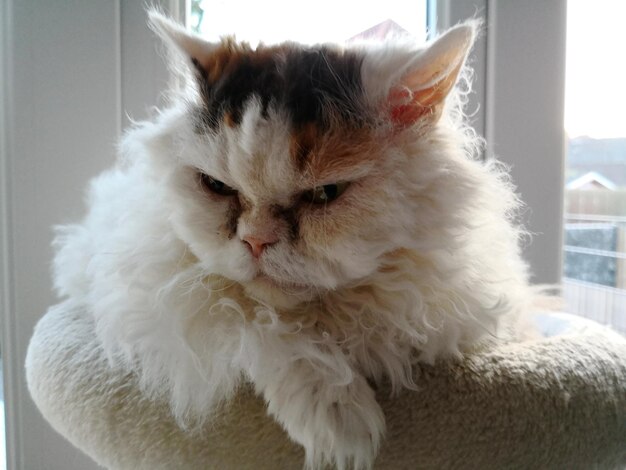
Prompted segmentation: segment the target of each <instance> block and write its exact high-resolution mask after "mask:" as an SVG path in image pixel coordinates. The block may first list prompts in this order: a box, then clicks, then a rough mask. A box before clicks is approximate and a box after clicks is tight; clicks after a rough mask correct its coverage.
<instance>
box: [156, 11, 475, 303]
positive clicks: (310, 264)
mask: <svg viewBox="0 0 626 470" xmlns="http://www.w3.org/2000/svg"><path fill="white" fill-rule="evenodd" d="M152 21H153V26H154V28H155V29H156V30H157V31H158V32H160V34H161V35H163V36H164V37H166V38H167V39H168V40H169V41H171V42H173V43H174V44H175V45H176V47H177V48H178V49H179V50H180V51H182V52H183V54H184V55H185V57H187V59H188V62H187V63H188V64H189V69H190V70H191V71H192V73H193V75H194V79H193V80H194V81H193V83H194V90H195V93H194V94H193V98H191V99H190V100H189V101H190V103H189V105H188V106H187V107H186V108H185V112H184V114H183V116H182V117H181V121H180V122H179V123H178V125H177V126H176V129H177V130H176V132H175V134H174V137H173V139H174V141H175V144H174V145H175V149H176V150H175V151H174V152H173V153H175V154H176V158H172V159H171V160H170V164H171V166H170V174H169V177H168V180H167V181H168V182H167V186H168V191H169V196H168V198H170V200H171V202H172V204H171V207H172V212H173V213H172V217H171V219H172V223H173V224H174V227H175V229H176V230H177V232H178V233H179V236H180V237H181V238H182V239H183V240H184V241H186V242H187V243H188V245H189V247H190V249H191V250H192V251H193V253H194V254H195V255H196V256H197V257H198V258H199V259H200V260H201V262H202V263H203V264H204V265H205V266H206V268H207V272H212V273H216V274H220V275H222V276H225V277H227V278H229V279H232V280H234V281H237V282H240V283H241V284H242V285H243V286H244V287H245V288H246V290H247V291H248V293H249V294H250V295H251V296H253V297H255V298H257V299H259V300H262V301H266V302H268V303H271V304H272V305H275V306H285V307H288V306H293V305H295V304H297V303H299V302H302V301H308V300H311V299H312V298H314V297H315V296H316V295H317V294H319V293H320V292H323V291H325V290H329V289H336V288H338V287H341V286H345V285H347V284H350V283H352V282H354V281H357V280H359V279H362V278H364V277H367V276H368V275H370V274H371V273H373V272H375V271H376V270H377V269H378V268H379V265H380V259H381V256H382V255H384V254H385V253H388V252H390V251H393V250H396V249H398V248H402V247H403V246H406V245H407V243H410V241H411V240H412V239H413V238H414V237H415V236H416V234H417V233H418V232H419V230H420V225H421V224H423V223H425V222H428V220H427V219H425V218H422V219H421V220H420V217H419V216H418V211H419V210H420V204H421V203H420V201H421V199H420V197H421V196H420V191H421V190H420V187H421V186H423V185H426V184H427V181H428V182H432V173H433V172H435V173H436V172H437V170H436V169H435V170H434V169H433V162H432V149H429V145H431V144H432V143H433V142H434V141H433V139H429V138H428V133H433V130H434V129H435V128H436V126H437V122H438V119H439V115H440V113H441V108H442V106H443V100H444V99H445V96H446V95H447V93H448V92H449V91H450V89H451V88H452V87H453V85H454V82H455V80H456V77H457V74H458V72H459V70H460V68H461V66H462V64H463V61H464V60H465V55H466V53H467V49H468V48H469V45H470V44H471V41H472V35H473V30H471V29H464V30H462V31H461V32H460V33H459V31H457V33H456V34H454V33H453V34H452V36H453V37H452V39H450V38H448V40H447V42H448V43H449V44H443V46H442V44H441V40H440V41H439V42H438V43H435V44H434V45H433V46H431V48H429V49H425V50H420V51H419V52H418V53H416V51H415V50H413V49H410V48H407V47H396V48H393V47H386V48H385V47H380V48H377V49H376V48H374V49H371V50H368V49H364V48H359V47H355V48H353V49H339V48H333V47H330V46H316V47H309V48H306V47H302V46H299V45H296V44H283V45H280V46H273V47H264V46H260V47H258V48H257V49H251V48H250V47H249V46H247V45H245V44H243V45H242V44H236V43H234V42H233V41H232V40H230V39H226V40H224V41H222V42H221V43H220V44H211V43H206V42H204V41H203V40H201V39H199V38H197V37H195V36H190V35H189V34H188V33H186V32H184V30H182V29H181V28H179V27H178V26H177V25H175V24H173V23H171V22H169V21H167V20H165V19H164V18H162V17H158V16H157V17H154V15H153V18H152ZM465 28H467V27H465ZM452 31H453V32H454V30H452ZM444 38H445V37H444ZM444 42H445V41H444ZM437 48H439V49H440V50H437ZM433 50H434V51H435V53H433ZM429 54H430V56H429ZM446 55H447V57H443V58H442V56H446ZM435 140H436V139H435ZM416 153H421V154H422V155H416ZM436 168H441V165H436ZM427 175H428V178H427V177H426V176H427ZM422 190H423V188H422Z"/></svg>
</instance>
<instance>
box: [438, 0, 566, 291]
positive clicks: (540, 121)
mask: <svg viewBox="0 0 626 470" xmlns="http://www.w3.org/2000/svg"><path fill="white" fill-rule="evenodd" d="M566 6H567V1H566V0H550V1H549V2H546V1H545V0H523V1H522V0H519V1H518V0H437V14H438V16H439V18H438V26H439V28H440V29H443V28H446V27H449V26H451V25H454V24H455V23H457V22H459V21H462V20H464V19H466V18H468V17H472V16H475V17H480V18H482V19H483V20H484V34H483V36H482V37H480V38H479V40H478V42H477V44H476V46H475V47H474V51H473V52H472V58H473V62H472V65H473V67H474V69H475V73H476V75H475V82H474V85H475V86H474V88H475V94H474V96H473V97H472V98H471V101H470V103H469V110H470V111H473V110H478V112H477V113H476V116H475V117H474V126H475V128H476V129H477V131H478V132H479V133H481V134H483V135H484V136H485V138H486V140H487V145H488V149H487V157H492V156H494V155H495V156H497V158H498V159H499V160H502V161H504V162H506V163H507V164H509V165H511V167H512V171H511V175H512V177H513V182H514V183H515V185H516V186H517V188H518V192H519V193H520V195H521V198H522V200H523V201H524V203H525V204H526V206H527V210H526V211H525V212H524V214H523V218H522V220H523V222H524V225H525V226H526V228H527V229H528V231H529V232H530V233H531V234H532V238H531V239H530V240H529V243H527V244H526V245H525V249H524V256H525V258H526V259H527V260H528V261H529V262H530V265H531V269H532V272H533V275H534V276H533V282H535V283H548V284H555V283H559V282H560V281H561V264H562V239H563V217H562V212H563V209H562V207H563V174H564V173H563V167H564V161H565V157H564V154H565V134H564V126H563V104H564V99H565V92H564V90H565V40H566V35H565V33H566V20H567V18H566Z"/></svg>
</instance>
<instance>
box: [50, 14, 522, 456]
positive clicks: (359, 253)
mask: <svg viewBox="0 0 626 470" xmlns="http://www.w3.org/2000/svg"><path fill="white" fill-rule="evenodd" d="M153 23H154V24H156V25H157V26H155V29H157V30H159V29H160V30H161V31H163V30H167V28H169V33H168V32H165V33H162V35H164V36H167V38H169V39H168V40H170V41H174V42H175V39H172V37H174V36H175V34H173V33H172V31H175V32H176V34H182V33H180V31H179V30H178V29H176V28H177V26H175V25H173V24H172V23H168V22H167V20H165V19H163V18H159V17H157V16H155V14H153ZM461 28H470V29H471V30H472V34H474V33H473V31H474V30H475V28H476V25H469V26H468V25H466V26H462V27H461ZM184 37H185V38H186V39H185V40H186V41H195V39H193V38H192V39H189V38H187V36H184ZM194 44H195V45H194V47H196V46H197V47H200V46H201V44H200V46H198V44H196V43H194ZM179 46H180V44H179ZM207 47H208V46H207ZM351 47H353V48H355V49H354V50H357V51H359V53H362V54H364V60H363V65H362V68H361V73H362V74H363V77H364V80H363V92H364V93H365V95H366V97H367V99H368V101H367V106H368V109H369V110H370V111H372V113H374V112H375V111H376V110H380V109H381V108H380V103H381V102H382V101H384V99H385V97H386V96H387V94H388V93H389V90H390V89H391V88H392V87H393V86H394V84H395V83H397V81H398V80H399V79H400V78H401V77H402V76H405V75H406V74H407V73H408V72H407V71H410V70H412V68H415V67H417V66H419V64H420V57H423V56H424V54H426V52H423V51H428V50H429V49H419V48H418V49H416V48H415V47H414V46H412V45H406V44H388V45H385V46H379V47H373V46H369V47H366V46H351ZM463 60H464V56H463ZM415 64H417V65H415ZM469 76H470V75H469V69H467V68H465V69H464V71H462V72H461V73H460V77H461V78H460V80H459V83H457V86H456V87H455V88H454V89H453V90H451V91H450V93H449V94H448V96H447V98H446V99H445V102H442V103H441V109H439V111H438V112H439V114H438V115H436V116H435V117H434V118H432V117H427V119H426V118H425V119H423V120H422V119H420V120H418V121H416V122H412V123H411V125H410V126H406V127H403V128H401V129H399V130H398V129H394V128H393V127H394V126H393V123H390V122H389V120H388V119H386V118H384V117H383V118H381V117H380V116H381V114H378V115H377V116H378V120H377V121H376V122H375V124H371V129H369V130H368V134H367V136H368V137H367V138H365V139H363V141H362V143H360V144H358V145H356V148H355V147H354V146H353V147H351V148H349V149H347V150H346V152H348V153H349V152H352V153H354V152H358V154H359V155H360V156H362V158H361V160H359V161H358V162H357V163H356V164H354V165H352V166H347V167H345V165H343V163H341V164H339V163H332V162H331V163H329V164H327V165H326V164H324V165H326V166H325V171H329V172H330V174H331V175H333V176H334V178H336V179H335V180H334V181H339V180H342V179H344V178H345V179H348V177H349V180H351V181H352V184H351V186H350V187H349V188H348V190H347V191H346V193H345V194H344V195H342V196H341V197H340V198H339V199H338V200H337V201H334V202H333V203H332V204H329V205H328V207H326V208H324V209H323V210H320V209H319V208H316V209H315V211H314V210H312V209H311V210H310V211H309V212H307V210H308V209H306V208H303V209H302V210H301V211H300V212H298V214H299V215H298V217H299V224H300V231H301V232H302V233H301V240H300V241H299V242H298V243H297V244H296V243H295V242H294V243H290V242H287V241H284V242H283V238H285V240H287V235H286V233H287V232H286V231H285V230H286V229H285V227H283V226H282V225H281V224H282V222H275V221H272V224H274V225H272V229H273V230H276V233H278V234H280V237H281V241H280V242H279V243H278V244H277V246H276V247H275V248H274V247H272V248H271V249H268V250H267V252H266V253H264V255H263V258H262V260H261V261H260V262H259V263H260V267H259V263H255V262H254V261H253V260H252V258H251V256H250V253H249V251H248V250H247V249H246V247H245V244H244V243H242V241H241V237H242V236H243V235H242V234H243V231H245V230H247V229H250V230H253V229H254V227H258V226H260V225H259V224H261V225H263V224H266V223H268V222H267V220H268V218H270V215H268V214H270V213H269V212H267V211H266V209H267V208H266V206H265V205H264V204H265V202H266V200H267V199H271V200H272V201H273V204H282V205H288V204H289V203H290V202H289V201H290V199H289V198H290V197H291V196H290V195H291V194H293V193H295V192H297V191H299V190H302V188H306V187H307V186H306V185H307V184H308V185H309V186H310V185H311V184H313V180H312V179H311V178H313V177H310V178H309V179H306V177H304V176H302V175H301V174H300V173H298V172H297V171H296V170H294V168H293V165H292V164H291V163H290V162H291V160H290V156H289V150H288V149H289V141H290V135H291V134H290V133H291V125H290V123H289V120H288V115H286V114H285V113H284V112H283V111H281V109H279V108H276V107H271V106H270V107H269V109H263V108H264V106H263V103H261V101H260V100H259V99H257V98H255V97H254V96H252V97H251V98H250V99H249V100H248V101H246V103H245V108H244V109H243V112H242V116H241V122H240V124H239V125H238V126H237V127H235V128H232V127H228V126H224V127H223V128H220V129H218V130H216V129H212V130H208V131H204V132H198V131H197V126H195V124H194V123H195V121H194V119H195V118H194V116H195V114H194V109H195V108H196V107H197V106H198V103H199V102H200V101H201V99H202V97H201V95H200V94H199V93H196V92H191V93H189V94H186V95H184V98H178V99H176V100H175V102H174V103H173V104H172V106H171V107H170V108H169V109H167V110H165V111H163V112H162V113H161V114H159V115H158V116H156V117H155V119H154V120H153V121H151V122H144V123H140V124H138V125H137V126H136V127H135V128H134V129H132V130H131V131H130V132H129V133H128V134H127V135H126V138H125V139H124V142H123V144H122V147H121V156H120V159H119V162H118V164H117V165H116V167H115V168H113V169H111V170H109V171H107V172H105V173H104V174H102V175H100V176H99V177H97V178H96V179H94V180H93V181H92V183H91V186H90V191H89V198H88V207H89V212H88V214H87V216H86V218H85V219H84V220H83V221H82V222H81V223H80V224H77V225H69V226H65V227H61V228H59V230H58V236H57V238H56V241H55V246H56V248H57V254H56V258H55V262H54V279H55V285H56V289H57V291H58V293H59V295H61V296H67V297H71V298H73V299H76V300H78V301H80V302H82V303H83V304H84V305H86V306H87V307H88V309H89V311H91V312H92V313H93V315H94V317H95V319H96V325H97V334H98V336H99V338H100V339H101V341H102V343H103V345H104V348H105V351H106V352H107V353H108V354H109V357H110V359H111V360H112V361H119V362H121V363H123V364H125V365H126V366H127V367H128V368H129V369H130V370H133V371H135V372H137V373H138V374H139V377H140V379H141V384H142V386H143V389H144V391H145V392H146V393H148V394H150V395H151V396H154V397H162V398H166V399H167V400H169V402H170V403H171V407H172V411H173V413H174V415H175V416H176V417H177V419H178V420H179V422H180V423H181V424H182V425H184V426H188V427H192V428H193V426H194V424H197V423H200V422H202V420H203V419H205V418H206V417H208V416H210V414H211V412H212V411H213V410H215V408H216V407H217V406H218V405H219V404H220V403H222V402H224V401H226V400H228V399H229V398H230V397H231V396H232V395H233V394H234V392H235V390H236V389H237V387H238V385H239V384H240V383H241V380H242V379H247V380H251V381H252V382H253V383H254V384H255V387H256V389H257V391H258V392H259V393H261V394H263V396H264V397H265V398H266V400H267V402H268V411H269V412H270V413H271V414H272V415H273V416H274V417H275V418H276V419H277V420H278V421H279V422H280V423H281V424H282V425H283V426H284V427H285V429H286V430H287V432H288V433H289V435H290V436H291V437H292V438H293V439H294V440H296V441H297V442H299V443H300V444H302V445H303V446H304V448H305V450H306V456H307V457H306V458H307V462H306V463H307V465H308V466H309V467H318V466H320V465H322V464H324V463H327V462H331V463H334V464H336V465H337V466H338V467H339V468H344V467H346V466H352V467H354V468H368V467H370V466H371V464H372V462H373V459H374V458H375V455H376V452H377V448H378V445H379V442H380V439H381V438H382V436H383V433H384V417H383V415H382V412H381V410H380V408H379V406H378V405H377V404H376V401H375V397H374V391H373V390H372V388H371V387H370V385H369V384H368V382H367V380H369V381H371V382H374V383H375V382H379V381H382V380H390V381H391V383H392V384H393V386H394V388H395V389H396V390H398V389H400V388H402V387H415V386H416V381H417V383H419V377H415V376H414V372H413V370H414V365H415V363H416V361H420V360H421V361H430V362H432V361H434V360H435V359H436V358H439V357H445V356H454V355H459V354H462V353H463V352H464V351H467V350H469V349H471V348H474V347H477V346H479V345H481V344H484V343H485V342H488V341H491V340H493V339H494V338H499V337H503V336H506V335H507V334H509V332H510V330H512V329H514V326H515V324H516V322H517V320H518V318H519V317H520V316H521V315H523V313H524V312H525V311H527V310H528V309H529V308H530V305H531V303H532V302H533V291H532V289H531V288H530V287H529V286H528V273H527V266H526V264H525V263H524V262H523V261H522V259H521V257H520V248H519V238H520V235H521V234H522V231H521V229H520V228H519V227H518V226H516V225H515V223H514V217H515V214H516V211H517V210H518V208H519V201H518V199H517V197H516V196H515V193H514V191H513V188H512V186H511V183H510V182H509V179H508V177H507V175H506V169H505V168H504V167H503V166H502V165H501V164H500V163H498V162H496V161H482V160H481V159H480V156H479V151H480V148H481V141H480V139H479V138H478V137H477V136H476V135H475V133H474V132H473V131H472V130H471V129H470V128H469V127H468V126H467V125H466V124H465V121H464V117H463V111H462V106H463V103H464V97H465V95H466V94H467V93H468V92H469ZM399 77H400V78H399ZM455 78H456V77H455ZM411 92H412V90H410V89H409V93H411ZM264 114H265V115H264ZM373 115H374V114H373ZM372 122H373V121H372ZM328 142H331V141H330V140H329V141H328ZM328 145H331V143H328ZM337 148H339V147H337ZM334 151H335V152H336V151H337V150H336V149H335V150H334ZM260 155H262V156H263V157H264V158H262V157H261V156H260ZM268 156H271V158H269V157H268ZM320 158H321V157H320ZM346 158H347V157H346ZM318 163H319V162H318ZM315 164H316V163H315V162H312V163H311V165H315ZM320 165H321V166H324V165H323V164H322V163H320ZM329 167H330V169H329ZM199 170H201V171H203V172H206V173H207V174H211V175H212V176H214V177H215V178H217V179H219V180H222V181H224V182H226V183H227V184H229V185H231V186H233V187H237V188H239V189H240V193H241V194H244V193H245V194H246V195H247V196H246V197H248V199H249V200H248V203H249V204H250V205H251V207H253V209H250V211H249V213H248V212H245V211H243V212H242V213H241V215H240V218H239V220H238V226H237V229H236V233H234V234H228V233H227V230H226V229H225V228H224V226H225V219H226V218H227V217H228V214H227V213H228V210H229V209H228V207H227V205H226V204H224V203H222V202H220V201H216V200H213V199H211V198H212V196H211V197H207V195H206V194H205V193H203V189H202V188H201V187H200V186H201V185H200V183H199V181H198V176H197V175H198V171H199ZM331 170H332V171H331ZM332 181H333V180H325V181H320V184H328V183H329V182H332ZM242 197H243V196H242ZM272 220H273V219H272ZM255 224H256V225H255ZM250 227H252V228H250ZM260 272H262V273H263V274H264V275H265V276H266V277H267V278H269V279H270V280H269V281H268V280H267V279H259V273H260Z"/></svg>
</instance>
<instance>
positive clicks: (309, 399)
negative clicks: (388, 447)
mask: <svg viewBox="0 0 626 470" xmlns="http://www.w3.org/2000/svg"><path fill="white" fill-rule="evenodd" d="M299 395H300V396H298V397H295V396H292V397H291V400H289V401H290V405H292V406H288V408H290V412H289V413H285V411H286V410H285V409H283V410H281V412H279V413H276V415H277V417H278V419H279V420H280V421H281V422H282V423H283V425H284V426H285V428H286V429H287V431H288V432H289V434H290V435H291V437H292V438H293V439H295V440H296V441H297V442H299V443H300V444H302V446H303V447H304V449H305V452H306V468H308V469H319V468H324V465H326V464H331V465H332V464H334V465H335V466H336V468H338V469H339V470H343V469H349V468H350V469H355V470H362V469H369V468H371V467H372V464H373V462H374V459H375V457H376V454H377V452H378V447H379V444H380V439H381V437H382V434H383V432H384V430H385V418H384V416H383V413H382V410H381V408H380V406H379V405H378V403H377V402H376V399H375V396H374V391H373V390H372V389H371V387H370V386H369V385H368V384H367V382H366V381H365V380H364V379H363V378H362V377H356V378H355V380H354V381H353V382H352V383H351V384H349V385H341V386H338V385H319V386H317V387H314V388H313V390H307V391H306V392H304V393H301V394H299ZM293 405H295V406H293Z"/></svg>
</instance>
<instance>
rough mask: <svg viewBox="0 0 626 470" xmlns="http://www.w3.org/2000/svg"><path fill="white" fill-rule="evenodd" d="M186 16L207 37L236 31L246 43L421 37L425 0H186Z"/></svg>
mask: <svg viewBox="0 0 626 470" xmlns="http://www.w3.org/2000/svg"><path fill="white" fill-rule="evenodd" d="M243 11H245V14H243ZM187 22H188V26H189V27H190V28H191V29H193V30H194V31H196V32H198V33H200V34H202V35H203V36H205V37H206V38H208V39H210V40H217V39H219V37H220V36H223V35H226V34H236V37H237V39H239V40H244V41H248V42H250V43H251V44H256V43H258V42H259V41H260V40H263V41H264V42H266V43H277V42H281V41H285V40H292V41H297V42H301V43H305V44H313V43H317V42H337V43H342V42H345V41H349V40H350V39H356V38H372V37H384V36H385V35H386V34H388V33H409V34H411V35H413V36H414V37H415V38H416V39H417V40H419V41H422V40H424V39H425V38H426V0H389V1H386V2H375V3H369V4H367V7H366V8H364V7H363V2H359V1H356V0H350V1H345V2H337V1H334V0H320V1H318V2H315V3H310V4H302V3H299V2H291V1H285V0H267V1H264V2H246V3H242V2H232V1H227V0H217V1H210V0H191V2H190V4H189V10H188V14H187Z"/></svg>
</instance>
